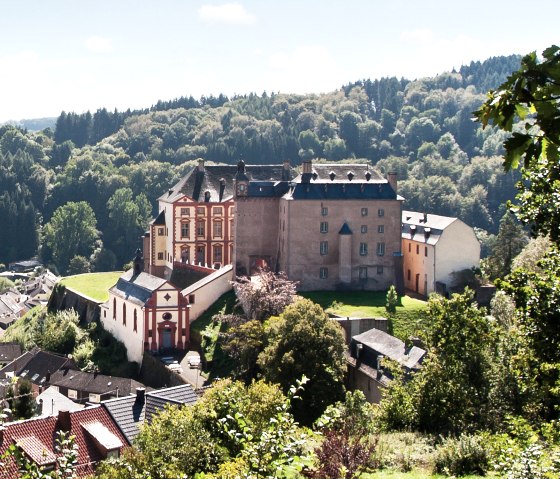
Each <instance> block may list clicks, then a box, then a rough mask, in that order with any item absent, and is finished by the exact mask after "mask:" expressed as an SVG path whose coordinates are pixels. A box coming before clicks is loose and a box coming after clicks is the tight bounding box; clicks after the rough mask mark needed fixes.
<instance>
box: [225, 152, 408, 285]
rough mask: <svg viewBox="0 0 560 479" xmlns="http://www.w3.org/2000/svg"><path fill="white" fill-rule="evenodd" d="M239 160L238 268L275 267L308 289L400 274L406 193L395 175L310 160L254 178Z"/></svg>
mask: <svg viewBox="0 0 560 479" xmlns="http://www.w3.org/2000/svg"><path fill="white" fill-rule="evenodd" d="M239 168H240V171H239V177H240V178H242V179H239V180H238V184H240V185H242V186H243V188H242V189H241V190H239V189H238V190H236V197H235V201H236V224H235V240H234V244H235V266H236V273H237V274H238V275H240V274H253V273H254V272H256V271H257V269H258V268H259V267H269V268H270V269H272V270H274V271H284V272H286V274H287V275H288V277H289V278H290V279H291V280H293V281H298V282H299V289H301V290H334V289H344V288H346V289H365V290H385V289H387V288H388V287H389V286H390V285H391V284H395V283H396V282H398V281H399V278H398V277H399V276H400V275H402V271H401V269H400V263H399V262H398V261H400V256H401V236H400V230H401V222H400V218H401V204H402V198H401V197H399V196H398V195H397V193H396V179H395V177H391V178H390V179H383V178H381V177H380V176H379V175H377V174H376V173H374V172H372V171H370V169H369V166H368V165H366V164H336V165H330V164H317V165H312V164H311V162H306V163H304V166H303V173H302V174H301V175H299V176H298V177H296V178H294V179H293V180H291V181H255V180H251V179H250V178H248V175H247V174H245V172H244V171H243V169H244V165H239ZM395 258H398V261H396V260H395Z"/></svg>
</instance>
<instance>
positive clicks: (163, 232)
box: [157, 228, 165, 236]
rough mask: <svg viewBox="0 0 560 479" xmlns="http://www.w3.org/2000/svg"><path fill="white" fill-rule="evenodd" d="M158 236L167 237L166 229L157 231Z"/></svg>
mask: <svg viewBox="0 0 560 479" xmlns="http://www.w3.org/2000/svg"><path fill="white" fill-rule="evenodd" d="M157 234H158V236H164V235H165V228H158V229H157Z"/></svg>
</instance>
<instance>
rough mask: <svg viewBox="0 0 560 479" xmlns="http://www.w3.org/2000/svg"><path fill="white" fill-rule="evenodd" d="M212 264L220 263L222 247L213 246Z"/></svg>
mask: <svg viewBox="0 0 560 479" xmlns="http://www.w3.org/2000/svg"><path fill="white" fill-rule="evenodd" d="M214 262H215V263H221V262H222V245H216V246H214Z"/></svg>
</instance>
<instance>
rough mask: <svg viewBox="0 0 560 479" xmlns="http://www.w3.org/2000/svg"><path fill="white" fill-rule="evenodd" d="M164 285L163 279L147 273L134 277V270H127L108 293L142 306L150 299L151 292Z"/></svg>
mask: <svg viewBox="0 0 560 479" xmlns="http://www.w3.org/2000/svg"><path fill="white" fill-rule="evenodd" d="M165 283H167V281H166V280H165V279H162V278H158V277H157V276H153V275H151V274H149V273H144V272H142V273H140V274H138V275H134V270H133V269H129V270H128V271H127V272H126V273H124V274H123V275H122V276H121V277H120V278H119V279H118V281H117V284H116V285H115V286H113V287H112V288H110V289H109V291H110V292H111V293H113V294H114V295H115V296H118V297H120V298H123V299H126V300H129V301H131V302H133V303H136V304H139V305H141V306H143V305H144V304H145V303H146V301H148V299H150V298H151V296H152V294H153V292H154V291H155V290H157V289H158V288H160V287H161V286H163V285H164V284H165Z"/></svg>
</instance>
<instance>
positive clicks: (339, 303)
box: [299, 291, 426, 339]
mask: <svg viewBox="0 0 560 479" xmlns="http://www.w3.org/2000/svg"><path fill="white" fill-rule="evenodd" d="M299 294H300V295H301V296H303V297H305V298H309V299H310V300H312V301H314V302H315V303H318V304H320V305H321V306H322V307H323V309H324V310H325V311H326V312H327V313H331V314H336V315H338V316H350V317H353V318H376V317H377V318H378V317H384V318H386V317H387V311H386V310H385V300H386V293H385V292H383V291H375V292H374V291H309V292H304V293H299ZM425 309H426V302H425V301H420V300H418V299H414V298H411V297H409V296H401V297H400V298H399V305H398V306H397V313H396V315H395V318H394V319H393V334H394V335H395V336H397V337H399V338H401V339H406V338H407V337H408V336H411V335H416V334H417V332H418V331H421V330H423V329H425V326H426V325H425V323H424V321H425Z"/></svg>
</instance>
